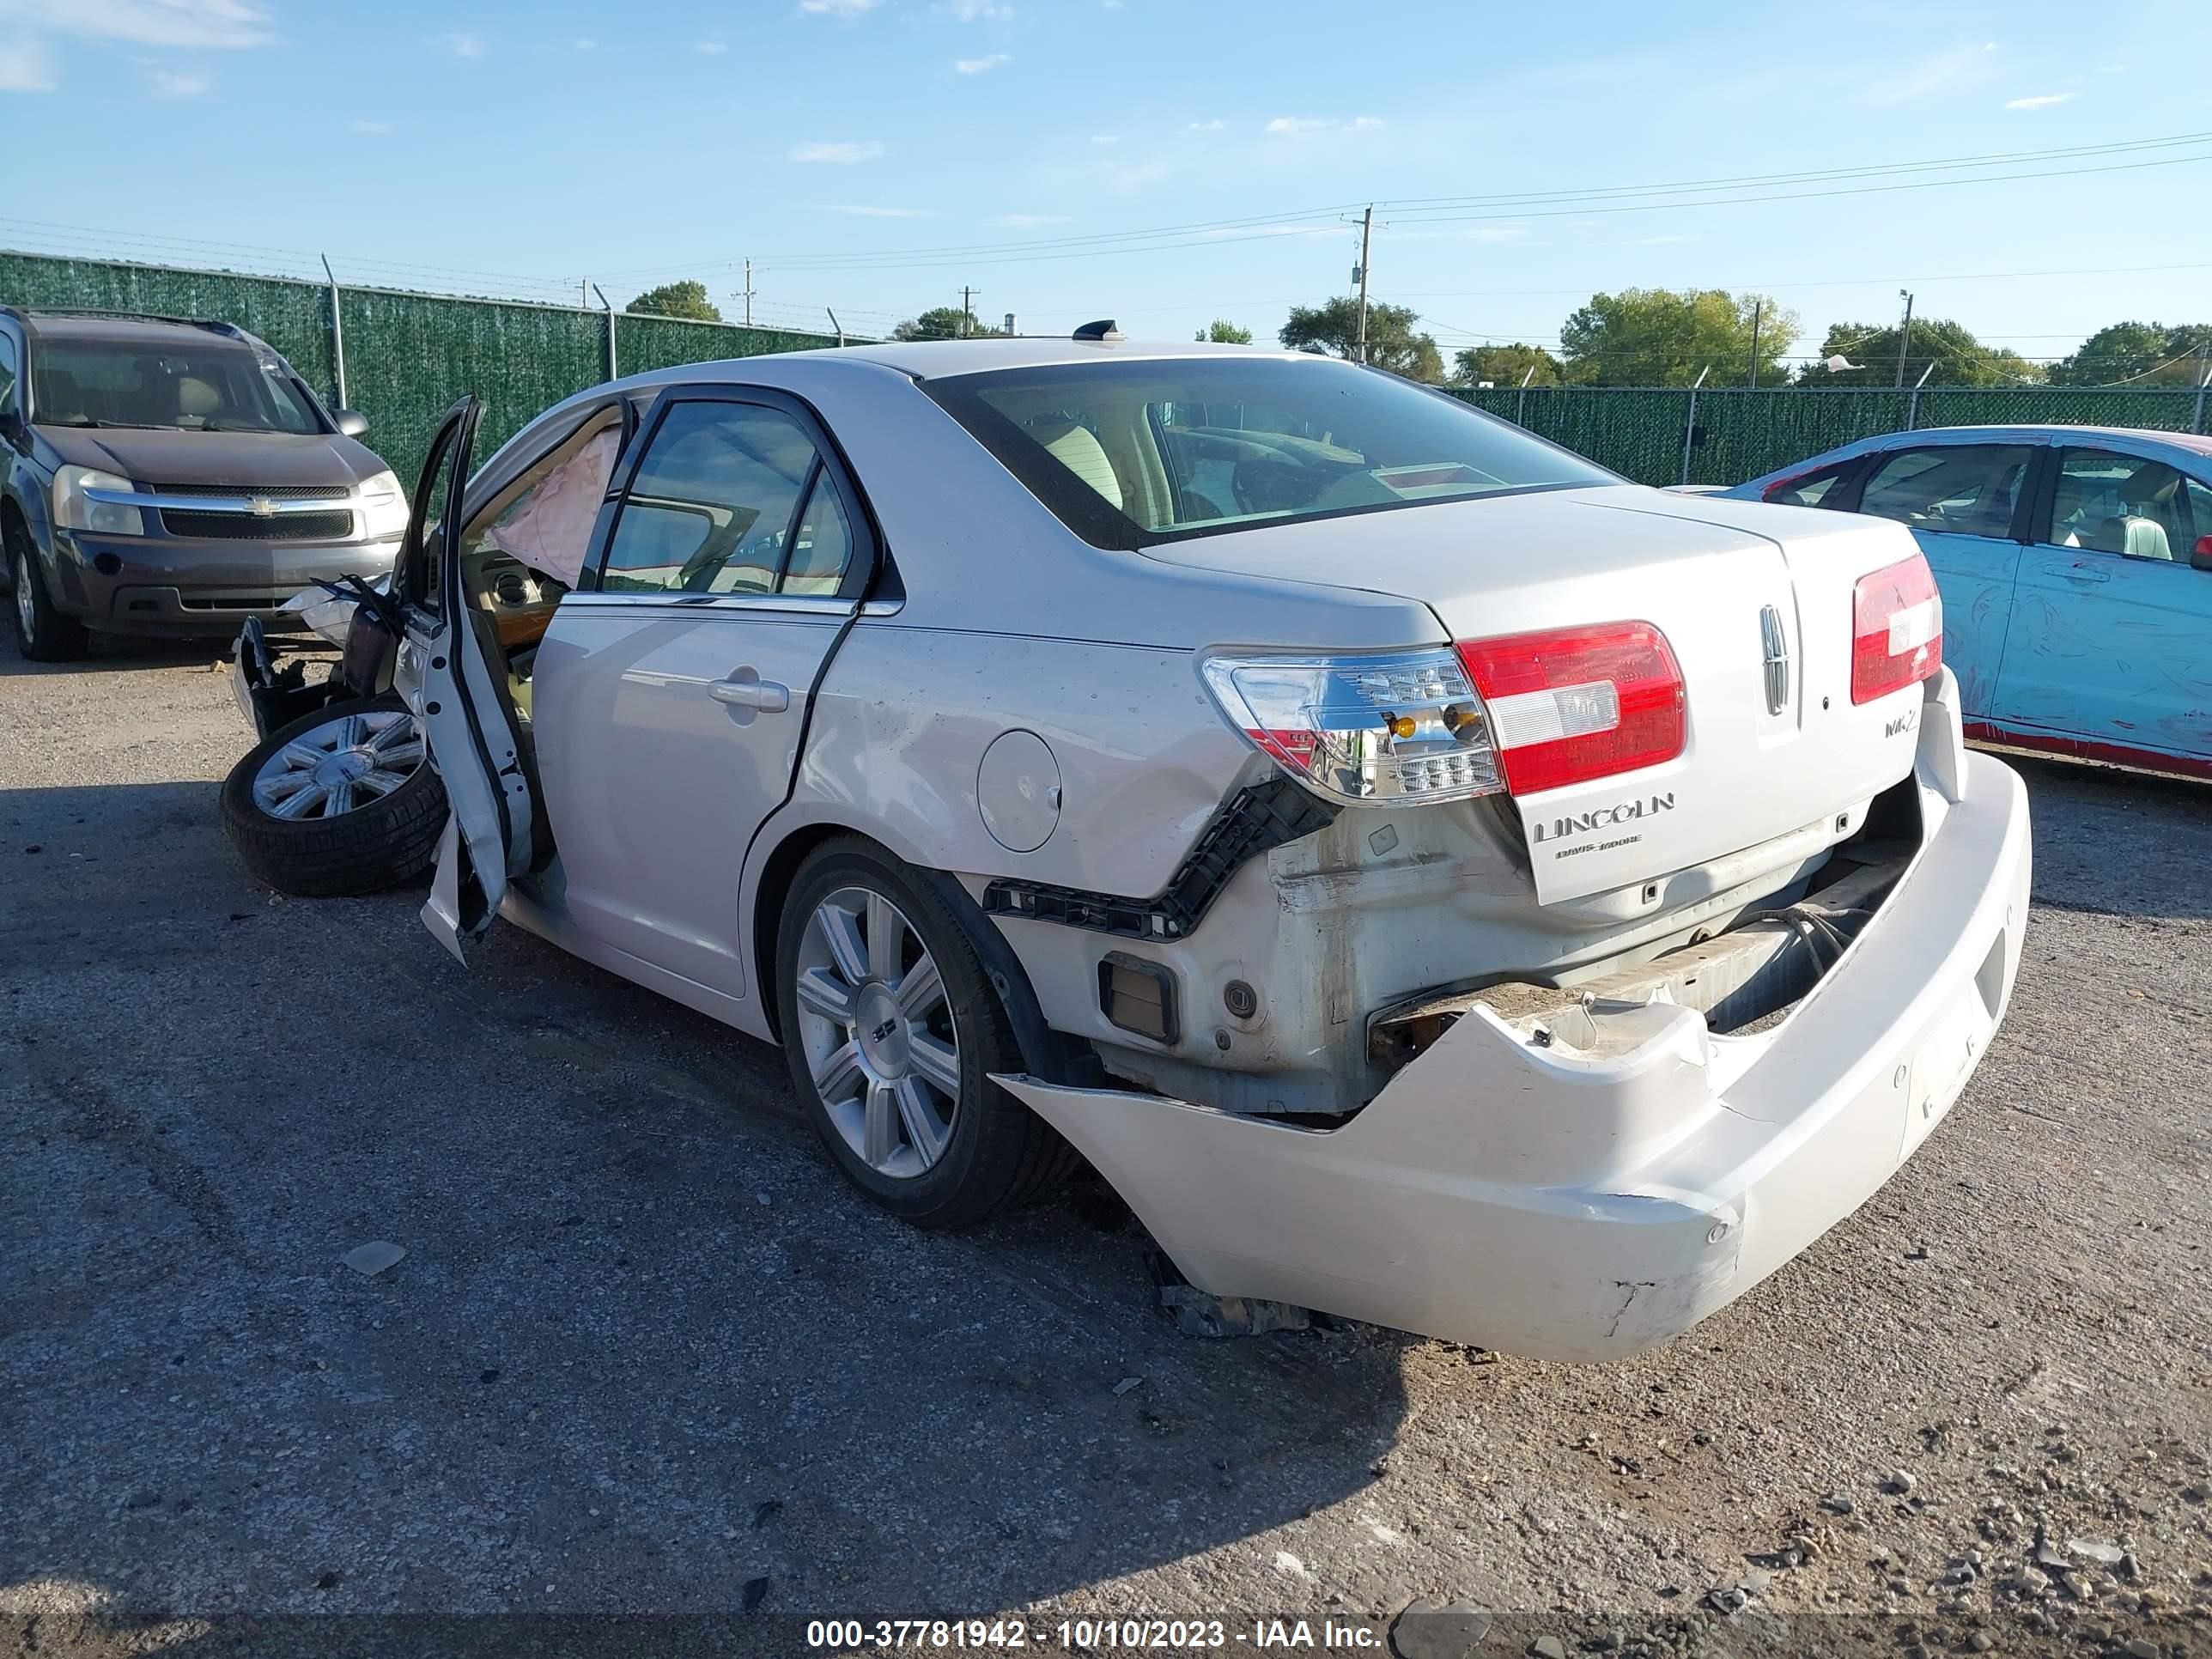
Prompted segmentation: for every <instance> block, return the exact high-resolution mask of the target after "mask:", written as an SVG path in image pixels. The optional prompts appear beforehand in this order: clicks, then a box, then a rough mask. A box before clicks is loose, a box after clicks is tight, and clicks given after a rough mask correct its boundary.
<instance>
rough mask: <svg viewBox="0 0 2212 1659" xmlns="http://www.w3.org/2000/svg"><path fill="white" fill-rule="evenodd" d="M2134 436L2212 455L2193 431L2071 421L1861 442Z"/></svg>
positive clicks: (1945, 429) (1889, 435)
mask: <svg viewBox="0 0 2212 1659" xmlns="http://www.w3.org/2000/svg"><path fill="white" fill-rule="evenodd" d="M2084 437H2088V438H2131V439H2139V440H2147V441H2150V442H2154V443H2161V444H2172V445H2175V446H2176V447H2179V448H2182V449H2193V450H2195V451H2197V453H2200V454H2208V455H2212V437H2203V436H2200V435H2197V434H2195V433H2190V432H2168V431H2162V430H2160V428H2156V427H2142V426H2077V425H2075V424H2074V423H2073V422H2067V421H2044V422H2033V423H2021V424H2016V425H2011V426H1931V427H1922V428H1918V429H1917V430H1914V431H1908V432H1886V433H1883V434H1881V435H1879V436H1877V437H1873V438H1862V439H1860V440H1859V441H1858V443H1857V444H1853V445H1848V446H1845V447H1850V448H1857V447H1859V445H1869V446H1873V445H1883V444H1887V443H1889V442H1890V441H1892V440H1893V439H1898V438H1905V439H1909V440H1911V441H1916V442H1917V441H1926V440H1930V439H1932V440H1934V441H1936V442H1938V443H1999V442H2003V441H2007V440H2010V441H2013V442H2015V443H2017V442H2020V441H2028V442H2041V441H2045V440H2048V439H2051V438H2064V439H2071V440H2075V441H2079V440H2080V439H2081V438H2084Z"/></svg>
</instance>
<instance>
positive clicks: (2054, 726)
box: [1719, 426, 2212, 777]
mask: <svg viewBox="0 0 2212 1659" xmlns="http://www.w3.org/2000/svg"><path fill="white" fill-rule="evenodd" d="M1719 493H1720V494H1721V495H1723V496H1727V497H1733V498H1735V499H1738V500H1742V501H1773V502H1778V503H1782V504H1784V505H1790V506H1797V507H1814V508H1825V509H1828V510H1830V511H1835V512H1844V513H1877V514H1879V515H1881V517H1883V518H1886V519H1894V520H1897V521H1898V522H1899V523H1900V524H1902V525H1905V526H1907V527H1908V528H1909V529H1911V532H1912V534H1913V537H1914V539H1916V540H1917V542H1918V543H1919V544H1920V548H1921V550H1922V551H1923V553H1925V554H1926V555H1927V557H1928V562H1929V567H1930V568H1932V569H1933V570H1934V571H1935V573H1936V587H1937V590H1938V591H1939V592H1941V593H1942V599H1943V660H1944V663H1945V664H1946V665H1947V666H1948V667H1949V668H1950V669H1951V670H1952V671H1953V672H1954V673H1955V674H1956V675H1957V676H1958V677H1959V685H1960V693H1961V695H1962V696H1963V697H1964V699H1965V705H1966V707H1965V713H1966V733H1967V735H1968V736H1969V737H1971V738H1980V739H1982V740H1983V741H1985V742H1991V743H1999V744H2008V745H2011V746H2014V747H2018V748H2025V749H2034V750H2044V751H2045V752H2048V753H2052V754H2059V755H2070V756H2075V757H2080V758H2083V759H2089V760H2099V761H2106V762H2109V763H2114V764H2118V765H2122V766H2131V767H2138V768H2142V769H2149V770H2153V771H2160V772H2171V773H2179V774H2182V775H2188V776H2194V777H2212V437H2197V436H2194V435H2190V434H2187V433H2179V432H2138V431H2130V430H2126V429H2124V428H2111V427H2087V426H2002V427H1999V426H1986V427H1946V428H1936V429H1934V430H1929V431H1922V432H1896V433H1891V434H1888V435H1886V436H1882V437H1878V438H1863V439H1861V440H1860V441H1857V443H1852V444H1846V445H1844V446H1843V447H1841V448H1838V449H1832V450H1829V451H1828V452H1827V453H1825V454H1821V455H1815V456H1814V457H1813V458H1812V459H1809V460H1805V461H1801V462H1799V463H1797V464H1796V465H1794V466H1788V467H1784V468H1783V469H1781V470H1780V471H1776V472H1770V473H1768V474H1767V475H1766V476H1765V477H1759V478H1753V480H1751V482H1749V483H1744V484H1739V485H1737V486H1736V487H1735V489H1728V490H1723V491H1721V492H1719Z"/></svg>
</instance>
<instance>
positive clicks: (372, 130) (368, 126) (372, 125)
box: [353, 121, 392, 138]
mask: <svg viewBox="0 0 2212 1659" xmlns="http://www.w3.org/2000/svg"><path fill="white" fill-rule="evenodd" d="M353 130H354V131H356V132H365V133H367V134H368V136H369V137H372V138H375V137H381V136H383V135H384V134H385V133H387V132H389V131H392V123H391V122H389V121H356V122H355V123H353Z"/></svg>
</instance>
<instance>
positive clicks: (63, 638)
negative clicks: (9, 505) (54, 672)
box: [6, 509, 90, 662]
mask: <svg viewBox="0 0 2212 1659" xmlns="http://www.w3.org/2000/svg"><path fill="white" fill-rule="evenodd" d="M6 526H7V531H6V541H7V550H8V583H9V592H10V602H9V606H8V614H9V617H12V618H14V620H15V648H16V649H17V650H19V651H21V653H23V654H24V656H26V657H27V658H28V659H30V660H31V661H33V662H76V661H77V660H78V659H80V658H82V656H83V655H84V653H85V649H86V647H88V645H89V643H90V636H89V635H88V634H87V633H86V631H85V626H84V624H83V623H81V622H79V621H78V620H77V619H76V617H67V616H64V615H63V614H62V613H61V612H60V611H57V610H55V609H54V602H53V600H52V598H51V597H50V596H49V595H48V594H47V592H46V575H45V574H44V573H43V572H42V571H41V570H40V568H39V559H38V550H37V548H36V547H35V546H34V545H33V544H32V541H31V532H30V531H29V530H27V528H25V527H24V526H23V524H22V522H21V520H18V519H17V518H15V514H14V512H13V510H12V509H11V510H10V511H9V516H8V519H7V520H6Z"/></svg>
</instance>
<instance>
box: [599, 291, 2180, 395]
mask: <svg viewBox="0 0 2212 1659" xmlns="http://www.w3.org/2000/svg"><path fill="white" fill-rule="evenodd" d="M627 308H628V309H629V310H630V311H634V312H642V313H648V314H651V315H657V316H663V317H684V318H690V319H695V320H699V321H705V322H720V321H721V320H722V315H721V313H720V311H719V310H717V309H716V308H715V307H714V304H713V303H712V302H711V301H709V300H708V297H707V290H706V288H705V287H704V285H703V284H702V283H696V282H684V283H664V284H663V285H662V286H660V287H659V288H656V289H651V290H649V291H648V292H647V293H644V294H641V295H638V296H637V298H636V299H635V300H633V301H630V302H629V307H627ZM1420 322H1421V318H1420V313H1419V312H1417V311H1415V310H1414V309H1413V307H1411V306H1398V305H1390V304H1388V303H1385V302H1383V301H1370V303H1369V305H1368V307H1367V360H1368V362H1371V363H1374V364H1375V365H1376V366H1377V367H1378V368H1387V369H1389V370H1390V371H1391V372H1392V373H1394V374H1403V375H1406V376H1407V377H1408V378H1409V379H1412V380H1425V381H1427V382H1429V383H1431V384H1432V385H1449V386H1480V385H1481V384H1482V383H1483V382H1484V381H1488V382H1490V383H1491V384H1492V385H1493V386H1520V385H1522V383H1523V381H1524V380H1525V381H1526V383H1527V384H1528V385H1529V386H1688V385H1689V384H1690V383H1691V382H1692V381H1693V380H1696V379H1697V378H1698V375H1699V371H1700V370H1703V371H1705V384H1706V385H1708V386H1743V385H1747V384H1753V383H1755V384H1757V385H1759V386H1780V385H1784V384H1785V383H1787V384H1794V385H1797V386H1890V385H1893V384H1895V383H1896V382H1897V380H1898V379H1899V362H1898V358H1899V346H1900V344H1902V346H1903V348H1904V351H1903V356H1904V365H1903V380H1904V383H1905V385H1906V386H1914V385H1917V384H1919V383H1920V382H1921V377H1922V376H1923V374H1925V375H1926V377H1927V380H1926V383H1927V384H1928V385H1929V386H2022V385H2050V386H2115V385H2127V386H2194V385H2196V384H2197V380H2198V379H2199V377H2201V376H2202V374H2203V372H2204V367H2203V366H2204V361H2205V360H2204V358H2203V356H2200V355H2199V354H2201V353H2203V352H2204V351H2206V350H2208V349H2212V324H2207V323H2190V324H2175V325H2168V324H2166V323H2141V322H2125V323H2113V324H2111V325H2107V326H2106V327H2104V328H2100V329H2099V330H2098V331H2096V332H2095V333H2094V334H2092V335H2091V336H2090V337H2088V338H2087V340H2085V341H2083V342H2082V343H2081V345H2080V347H2078V348H2077V349H2075V351H2074V352H2073V353H2072V354H2070V355H2069V356H2065V357H2062V358H2060V359H2058V360H2057V362H2050V363H2039V362H2029V361H2028V360H2027V358H2025V357H2023V356H2021V355H2020V354H2019V353H2018V352H2015V351H2011V350H2008V349H2005V348H2003V347H2002V346H1992V345H1984V343H1982V342H1981V341H1979V340H1978V339H1976V338H1975V337H1974V335H1973V333H1972V331H1970V330H1969V329H1968V328H1967V327H1966V325H1965V324H1963V323H1960V322H1958V321H1956V320H1954V319H1951V318H1948V317H1924V318H1923V317H1916V318H1914V319H1913V320H1912V331H1911V337H1910V338H1909V339H1905V338H1903V337H1902V331H1901V325H1900V324H1899V323H1897V322H1889V323H1836V324H1832V325H1830V327H1829V329H1828V331H1827V332H1826V335H1825V336H1823V337H1822V339H1821V341H1820V350H1819V352H1818V353H1817V354H1815V356H1814V359H1813V361H1811V362H1802V363H1801V364H1799V365H1798V366H1797V368H1796V369H1795V370H1794V371H1793V370H1792V369H1790V368H1789V367H1787V366H1786V364H1785V362H1784V360H1785V359H1786V358H1787V357H1788V356H1790V349H1791V348H1792V347H1793V346H1795V345H1796V343H1797V341H1798V339H1799V337H1800V335H1801V331H1802V330H1801V325H1800V323H1799V321H1798V318H1797V314H1796V313H1795V312H1793V311H1791V310H1790V309H1788V308H1787V307H1784V306H1781V305H1778V304H1777V303H1776V302H1775V301H1774V300H1773V299H1771V297H1769V296H1768V295H1764V294H1731V293H1729V291H1728V290H1727V289H1685V290H1675V289H1645V288H1632V289H1623V290H1621V291H1620V293H1618V294H1594V295H1591V296H1590V298H1589V303H1588V304H1586V305H1582V306H1578V307H1576V308H1575V309H1574V311H1572V312H1571V313H1569V315H1568V317H1567V319H1566V320H1565V322H1564V323H1562V324H1561V325H1559V349H1558V350H1557V351H1556V352H1555V351H1553V350H1552V349H1549V348H1548V347H1545V346H1540V345H1529V344H1526V343H1519V342H1510V343H1498V344H1491V345H1479V346H1469V347H1467V348H1465V349H1462V350H1459V351H1455V352H1454V353H1453V354H1452V356H1451V358H1450V361H1449V363H1447V362H1446V361H1445V357H1444V353H1443V348H1442V347H1440V346H1438V345H1437V342H1436V338H1435V337H1434V336H1433V335H1431V334H1429V333H1427V332H1425V331H1423V330H1422V328H1421V326H1420ZM1003 332H1004V331H1003V330H1000V329H996V328H992V327H989V326H987V325H985V324H983V323H981V321H979V320H978V319H976V317H975V313H973V312H972V311H963V310H962V309H961V308H960V307H958V306H935V307H931V308H930V309H929V310H927V311H924V312H921V313H917V314H916V315H915V316H914V317H911V318H908V319H907V320H905V321H904V322H902V323H900V324H899V325H898V326H897V327H896V328H895V329H893V330H892V336H893V337H894V338H896V339H901V340H953V339H971V338H980V337H987V336H995V335H998V334H1000V333H1003ZM1358 334H1359V303H1358V301H1357V300H1354V299H1352V298H1351V297H1350V296H1348V295H1347V296H1342V297H1339V298H1336V299H1333V300H1329V301H1326V302H1325V303H1323V304H1322V305H1318V306H1293V307H1291V315H1290V320H1289V321H1287V322H1285V324H1284V325H1283V326H1282V327H1281V329H1280V330H1279V331H1277V335H1276V337H1277V338H1278V339H1279V340H1280V341H1281V342H1282V343H1283V344H1284V345H1285V346H1288V347H1290V348H1291V349H1294V350H1315V351H1322V352H1326V353H1328V354H1329V355H1331V356H1339V357H1349V356H1353V355H1354V353H1355V349H1356V343H1357V341H1358ZM1198 337H1199V338H1200V340H1212V341H1213V342H1215V343H1225V344H1235V345H1249V344H1250V343H1251V341H1252V334H1251V331H1250V330H1249V329H1244V328H1240V327H1238V326H1237V325H1236V324H1234V323H1231V322H1229V321H1227V320H1225V319H1215V320H1214V322H1213V323H1212V325H1210V326H1209V327H1206V328H1203V329H1200V331H1199V332H1198Z"/></svg>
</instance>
